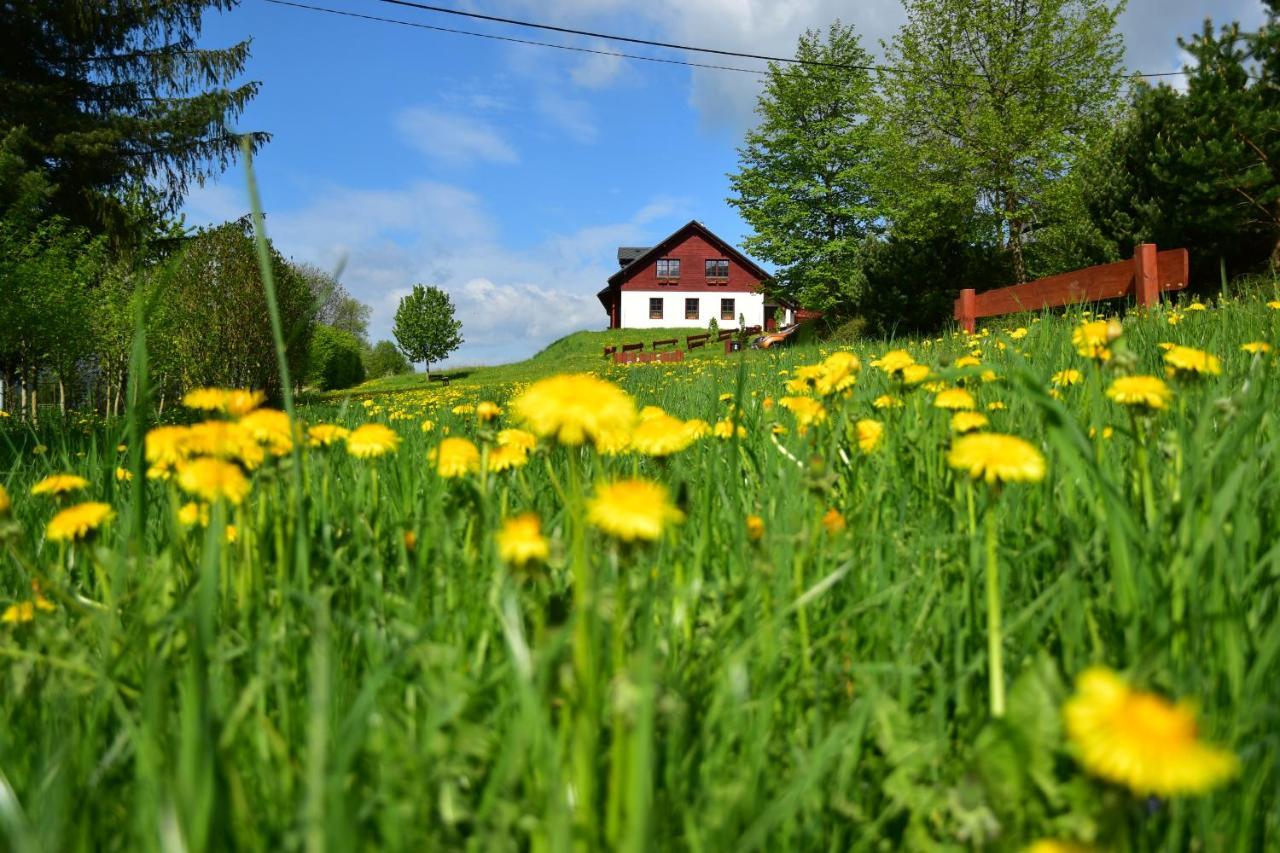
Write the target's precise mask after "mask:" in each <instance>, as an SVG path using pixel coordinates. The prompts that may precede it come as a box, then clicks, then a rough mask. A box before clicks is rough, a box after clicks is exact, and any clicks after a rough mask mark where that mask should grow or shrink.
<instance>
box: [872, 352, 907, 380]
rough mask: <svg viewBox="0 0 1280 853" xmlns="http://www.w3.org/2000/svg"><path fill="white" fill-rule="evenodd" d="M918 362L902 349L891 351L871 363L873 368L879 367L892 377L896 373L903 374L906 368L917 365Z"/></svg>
mask: <svg viewBox="0 0 1280 853" xmlns="http://www.w3.org/2000/svg"><path fill="white" fill-rule="evenodd" d="M915 363H916V360H915V359H914V358H912V357H911V353H909V352H907V351H906V350H902V349H895V350H889V352H887V353H885V354H884V355H882V356H880V358H878V359H876V360H875V361H873V362H871V366H872V367H878V368H880V369H881V370H883V371H884V372H885V373H887V374H889V375H890V376H892V375H894V374H895V373H901V372H902V371H903V369H904V368H906V367H908V366H910V365H912V364H915Z"/></svg>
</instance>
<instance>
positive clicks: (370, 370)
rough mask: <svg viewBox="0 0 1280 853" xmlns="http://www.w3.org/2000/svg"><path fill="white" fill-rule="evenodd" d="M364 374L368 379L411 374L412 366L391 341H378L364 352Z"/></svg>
mask: <svg viewBox="0 0 1280 853" xmlns="http://www.w3.org/2000/svg"><path fill="white" fill-rule="evenodd" d="M364 372H365V376H366V377H368V378H369V379H380V378H382V377H383V376H399V375H400V374H401V373H412V372H413V365H412V364H410V363H409V359H407V358H405V357H404V353H402V352H400V349H399V347H397V346H396V345H395V344H393V343H392V342H391V341H378V342H377V343H376V344H374V345H373V348H372V349H369V350H367V351H366V352H365V356H364Z"/></svg>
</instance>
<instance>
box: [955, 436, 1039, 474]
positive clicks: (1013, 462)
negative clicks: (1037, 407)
mask: <svg viewBox="0 0 1280 853" xmlns="http://www.w3.org/2000/svg"><path fill="white" fill-rule="evenodd" d="M947 464H948V465H950V466H951V467H952V468H955V469H956V470H959V471H964V472H966V473H968V475H969V476H970V477H971V478H973V479H975V480H977V479H983V480H986V481H987V483H989V484H994V483H1038V482H1039V481H1041V480H1043V479H1044V470H1045V465H1044V457H1043V456H1042V455H1040V451H1039V450H1037V449H1036V448H1035V446H1034V445H1033V444H1031V443H1030V442H1029V441H1025V440H1024V439H1021V438H1018V437H1017V436H1014V435H1004V434H1002V433H998V432H975V433H970V434H968V435H965V436H961V437H960V438H957V439H956V440H955V442H954V443H953V444H952V445H951V450H950V452H948V453H947Z"/></svg>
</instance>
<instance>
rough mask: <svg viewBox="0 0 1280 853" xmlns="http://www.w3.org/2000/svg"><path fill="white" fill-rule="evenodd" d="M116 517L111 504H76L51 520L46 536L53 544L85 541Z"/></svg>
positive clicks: (92, 502) (91, 502)
mask: <svg viewBox="0 0 1280 853" xmlns="http://www.w3.org/2000/svg"><path fill="white" fill-rule="evenodd" d="M114 515H115V512H113V511H112V509H111V506H110V505H109V504H104V503H97V502H94V501H90V502H89V503H82V504H76V505H75V506H70V507H67V508H66V509H64V510H63V511H62V512H60V513H58V514H57V515H55V516H54V517H53V518H52V519H50V520H49V526H48V527H47V528H46V530H45V535H46V536H48V537H49V539H50V541H53V542H66V541H69V540H76V539H83V538H84V537H86V536H88V535H89V534H90V533H91V532H93V531H94V530H97V529H98V528H99V527H101V526H102V525H104V524H106V523H107V522H108V521H110V520H111V518H112V516H114Z"/></svg>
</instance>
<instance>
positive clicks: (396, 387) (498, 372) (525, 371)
mask: <svg viewBox="0 0 1280 853" xmlns="http://www.w3.org/2000/svg"><path fill="white" fill-rule="evenodd" d="M690 334H697V331H696V330H694V329H689V328H671V329H608V330H605V331H600V332H574V333H573V334H571V335H566V336H564V337H563V338H560V339H559V340H557V341H553V342H552V343H550V344H548V345H547V346H546V347H545V348H544V349H542V350H541V351H540V352H538V353H536V354H535V355H533V356H532V357H530V358H528V359H525V360H524V361H517V362H513V363H511V364H502V365H495V366H492V367H453V368H449V369H447V370H438V371H433V372H432V375H433V376H435V375H444V376H448V377H449V382H450V385H455V384H462V385H492V384H495V383H503V382H528V381H530V380H533V379H537V378H538V377H541V376H546V375H549V374H552V373H565V372H573V371H583V370H591V369H593V368H595V367H598V366H599V365H600V364H601V363H602V362H603V360H604V355H603V353H604V347H606V346H611V345H614V346H620V345H622V344H624V343H636V342H638V341H643V342H644V345H645V349H646V350H647V349H650V348H651V345H652V342H653V341H655V340H663V339H664V338H678V339H679V341H680V345H681V347H682V348H683V345H684V338H685V336H686V335H690ZM723 351H724V350H723V349H722V348H721V346H716V345H712V344H708V345H707V346H706V347H705V348H703V349H697V350H694V351H692V352H690V353H687V354H686V358H705V357H707V356H710V355H714V354H716V353H723ZM428 382H429V380H428V378H427V374H425V373H408V374H403V375H400V376H385V377H382V378H381V379H373V380H370V381H368V382H365V383H364V384H362V385H358V386H356V387H355V388H348V389H346V390H344V391H339V392H334V394H333V395H331V396H344V395H347V394H370V393H374V394H376V393H381V392H387V391H412V390H417V389H421V388H427V387H428ZM431 385H432V386H434V385H435V383H431Z"/></svg>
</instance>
